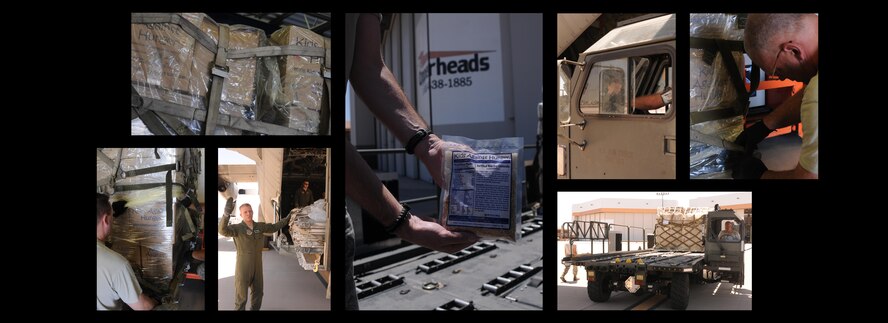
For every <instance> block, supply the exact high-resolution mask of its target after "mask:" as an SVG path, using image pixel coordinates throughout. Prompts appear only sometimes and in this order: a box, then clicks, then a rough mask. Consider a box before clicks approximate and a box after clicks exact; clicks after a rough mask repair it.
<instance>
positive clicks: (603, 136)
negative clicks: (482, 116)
mask: <svg viewBox="0 0 888 323" xmlns="http://www.w3.org/2000/svg"><path fill="white" fill-rule="evenodd" d="M675 62H676V60H675V15H674V14H673V15H664V16H658V17H654V18H649V19H646V20H642V21H637V22H632V23H628V24H625V25H622V26H619V27H617V28H615V29H613V30H611V31H610V32H608V33H607V34H606V35H605V36H604V37H602V38H601V39H600V40H599V41H598V42H596V43H595V44H593V45H592V46H591V47H589V49H587V50H586V51H585V52H583V53H582V54H580V56H579V59H578V61H576V62H574V61H569V60H559V61H558V65H559V68H558V71H559V81H558V82H559V83H558V85H559V88H558V90H559V92H558V93H559V94H558V95H559V97H558V122H559V129H558V147H557V152H556V153H557V163H558V165H557V172H558V178H559V179H584V178H612V179H623V178H663V179H671V178H675V153H676V143H675V109H674V106H675V104H676V103H678V104H681V102H682V101H683V100H684V99H683V98H681V97H680V96H678V95H672V88H674V82H675V71H676V66H674V64H675Z"/></svg>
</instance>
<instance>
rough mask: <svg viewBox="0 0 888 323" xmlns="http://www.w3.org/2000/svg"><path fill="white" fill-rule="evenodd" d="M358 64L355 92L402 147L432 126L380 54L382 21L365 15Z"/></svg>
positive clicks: (354, 74) (360, 22)
mask: <svg viewBox="0 0 888 323" xmlns="http://www.w3.org/2000/svg"><path fill="white" fill-rule="evenodd" d="M357 30H358V35H357V37H356V44H355V54H354V64H353V65H352V66H353V68H352V71H351V76H350V78H349V80H350V81H351V82H352V85H353V87H354V89H355V92H357V93H358V95H359V96H360V97H361V100H363V101H364V103H366V104H367V107H368V108H369V109H370V110H371V111H372V112H373V114H374V115H376V117H377V118H378V119H379V120H380V121H382V123H383V124H385V126H386V128H388V129H389V130H390V131H391V132H392V133H393V134H394V135H395V137H397V138H398V140H400V141H401V143H403V144H406V143H407V141H408V140H410V137H412V136H413V135H414V134H415V133H416V131H417V130H419V129H420V128H425V129H428V125H427V124H426V122H425V121H424V120H423V119H422V117H420V116H419V114H418V113H416V110H415V109H414V108H413V106H412V105H411V104H410V101H409V100H408V99H407V96H406V95H404V92H403V91H402V90H401V86H400V85H398V82H397V81H396V80H395V76H394V75H392V72H391V71H390V70H389V68H388V67H387V66H385V63H384V62H383V60H382V55H381V54H380V51H379V44H380V32H379V19H378V18H377V17H376V16H375V15H369V14H364V15H361V17H360V19H359V20H358V28H357Z"/></svg>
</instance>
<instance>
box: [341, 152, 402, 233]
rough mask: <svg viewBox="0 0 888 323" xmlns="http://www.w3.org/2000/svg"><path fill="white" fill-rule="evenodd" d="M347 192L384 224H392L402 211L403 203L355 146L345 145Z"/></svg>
mask: <svg viewBox="0 0 888 323" xmlns="http://www.w3.org/2000/svg"><path fill="white" fill-rule="evenodd" d="M345 182H346V183H348V184H347V185H345V194H346V195H348V197H349V198H351V199H352V200H354V201H355V202H357V203H358V205H360V206H361V207H362V208H364V209H366V210H367V211H369V212H370V214H372V215H373V217H374V218H376V220H377V221H379V223H381V224H382V225H384V226H388V225H390V224H392V223H393V222H394V220H395V217H397V215H398V214H400V212H401V204H400V203H398V200H397V199H396V198H395V197H394V196H393V195H392V194H391V193H390V192H389V191H388V189H387V188H386V187H385V185H382V182H381V181H379V178H377V177H376V173H374V172H373V170H372V169H370V166H369V165H367V163H365V162H364V159H362V158H361V156H360V154H358V151H357V149H355V146H352V144H351V143H346V147H345Z"/></svg>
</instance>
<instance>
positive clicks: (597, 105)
mask: <svg viewBox="0 0 888 323" xmlns="http://www.w3.org/2000/svg"><path fill="white" fill-rule="evenodd" d="M627 62H628V60H627V59H625V58H622V59H615V60H610V61H603V62H598V63H595V65H593V66H592V70H591V71H590V72H589V77H588V78H587V79H586V86H585V87H584V88H583V94H582V96H581V97H580V112H582V113H583V114H609V115H625V114H628V113H629V109H627V105H626V101H627V100H626V88H627V87H628V86H627V84H626V82H627V79H626V65H627Z"/></svg>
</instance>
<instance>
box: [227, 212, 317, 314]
mask: <svg viewBox="0 0 888 323" xmlns="http://www.w3.org/2000/svg"><path fill="white" fill-rule="evenodd" d="M217 223H218V222H217ZM218 239H219V300H218V303H219V307H218V308H219V309H220V310H231V309H234V264H235V249H234V242H232V240H231V238H226V237H223V236H218ZM262 261H263V263H262V267H263V268H262V269H263V270H264V271H263V274H264V280H265V284H264V293H265V296H264V297H263V298H262V310H330V300H328V299H327V298H326V294H327V290H326V287H324V285H323V284H322V283H321V280H320V279H319V277H318V276H317V274H315V273H314V272H312V271H309V270H304V269H302V266H300V265H299V261H298V260H296V258H295V257H292V256H286V255H281V254H279V253H278V252H277V251H275V250H273V249H272V250H268V251H265V252H264V253H263V255H262ZM248 299H249V298H248ZM249 308H250V305H249V300H248V301H247V309H249Z"/></svg>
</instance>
